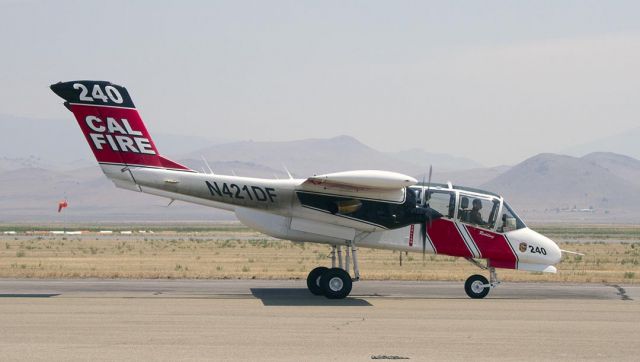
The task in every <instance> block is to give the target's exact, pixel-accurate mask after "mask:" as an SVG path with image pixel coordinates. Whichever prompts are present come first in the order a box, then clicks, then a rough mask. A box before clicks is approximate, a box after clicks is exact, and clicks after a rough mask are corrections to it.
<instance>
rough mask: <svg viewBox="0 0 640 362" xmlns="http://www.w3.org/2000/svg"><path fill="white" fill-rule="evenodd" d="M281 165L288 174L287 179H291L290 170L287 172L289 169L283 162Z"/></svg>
mask: <svg viewBox="0 0 640 362" xmlns="http://www.w3.org/2000/svg"><path fill="white" fill-rule="evenodd" d="M282 167H284V170H285V171H286V172H287V175H289V180H293V176H291V172H289V169H288V168H287V166H286V165H285V164H284V163H283V164H282Z"/></svg>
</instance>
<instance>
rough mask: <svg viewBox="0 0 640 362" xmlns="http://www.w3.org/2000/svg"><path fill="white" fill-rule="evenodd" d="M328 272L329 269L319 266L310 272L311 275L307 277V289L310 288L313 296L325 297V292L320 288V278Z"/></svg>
mask: <svg viewBox="0 0 640 362" xmlns="http://www.w3.org/2000/svg"><path fill="white" fill-rule="evenodd" d="M328 270H329V268H327V267H324V266H319V267H317V268H315V269H313V270H312V271H311V272H309V275H308V276H307V288H309V291H310V292H311V294H313V295H324V291H323V290H322V288H321V287H320V277H322V274H324V273H326V272H327V271H328Z"/></svg>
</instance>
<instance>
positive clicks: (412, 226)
mask: <svg viewBox="0 0 640 362" xmlns="http://www.w3.org/2000/svg"><path fill="white" fill-rule="evenodd" d="M414 230H415V225H413V224H411V227H410V228H409V246H413V231H414Z"/></svg>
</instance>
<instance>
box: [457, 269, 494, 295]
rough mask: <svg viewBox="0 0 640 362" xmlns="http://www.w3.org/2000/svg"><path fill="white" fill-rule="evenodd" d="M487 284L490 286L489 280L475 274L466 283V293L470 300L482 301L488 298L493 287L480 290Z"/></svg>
mask: <svg viewBox="0 0 640 362" xmlns="http://www.w3.org/2000/svg"><path fill="white" fill-rule="evenodd" d="M487 284H489V281H488V280H487V278H485V277H483V276H482V275H478V274H475V275H472V276H470V277H469V278H468V279H467V281H466V282H465V283H464V291H465V292H467V295H468V296H469V298H473V299H482V298H484V297H486V296H487V294H489V291H490V290H491V287H482V289H480V288H481V286H482V285H487Z"/></svg>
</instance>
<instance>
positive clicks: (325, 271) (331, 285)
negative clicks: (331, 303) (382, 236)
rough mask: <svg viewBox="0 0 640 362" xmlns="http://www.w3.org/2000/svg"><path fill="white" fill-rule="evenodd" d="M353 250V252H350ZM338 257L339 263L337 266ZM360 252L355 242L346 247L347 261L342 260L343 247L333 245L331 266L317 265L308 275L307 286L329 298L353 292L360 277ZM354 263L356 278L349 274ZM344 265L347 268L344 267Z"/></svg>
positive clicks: (340, 297)
mask: <svg viewBox="0 0 640 362" xmlns="http://www.w3.org/2000/svg"><path fill="white" fill-rule="evenodd" d="M349 251H351V253H350V252H349ZM336 257H337V259H338V260H337V261H338V265H337V266H336ZM357 257H358V254H357V249H356V247H355V245H354V244H353V242H349V243H348V244H347V247H346V258H345V263H344V264H343V262H342V247H341V246H336V245H334V246H332V247H331V268H326V267H323V266H321V267H317V268H315V269H313V270H312V271H311V272H310V273H309V275H308V276H307V288H308V289H309V291H310V292H311V293H312V294H314V295H324V296H325V297H327V298H329V299H343V298H346V297H347V296H348V295H349V293H351V287H352V286H353V282H354V281H358V280H359V279H360V270H359V268H358V259H357ZM351 263H353V274H354V276H355V277H354V278H353V279H351V276H350V275H349V266H350V264H351ZM343 265H344V266H345V268H344V269H343Z"/></svg>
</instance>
